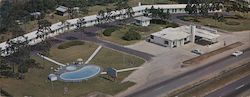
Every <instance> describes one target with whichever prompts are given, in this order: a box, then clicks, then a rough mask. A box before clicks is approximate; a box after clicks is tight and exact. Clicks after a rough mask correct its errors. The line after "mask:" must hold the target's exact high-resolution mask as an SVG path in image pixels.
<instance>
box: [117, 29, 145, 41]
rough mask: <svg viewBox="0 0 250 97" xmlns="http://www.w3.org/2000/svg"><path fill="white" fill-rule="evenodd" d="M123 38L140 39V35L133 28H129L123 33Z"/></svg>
mask: <svg viewBox="0 0 250 97" xmlns="http://www.w3.org/2000/svg"><path fill="white" fill-rule="evenodd" d="M122 38H123V39H124V40H127V41H131V40H140V39H141V35H140V34H139V33H138V32H136V31H133V30H129V31H128V32H127V33H125V35H124V36H123V37H122Z"/></svg>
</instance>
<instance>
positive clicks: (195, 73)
mask: <svg viewBox="0 0 250 97" xmlns="http://www.w3.org/2000/svg"><path fill="white" fill-rule="evenodd" d="M244 52H245V53H244V54H243V55H241V56H239V57H233V56H227V57H225V58H222V59H220V60H218V61H216V62H213V63H210V64H206V65H204V66H202V67H199V68H197V69H194V70H191V71H189V72H187V73H185V74H182V75H179V76H176V77H174V78H172V79H169V80H165V81H163V82H161V83H158V84H155V85H152V86H150V87H147V88H145V89H142V90H138V91H136V92H134V93H132V94H129V95H127V96H126V97H157V96H160V95H162V94H165V93H167V92H169V91H171V90H173V89H176V88H178V87H180V86H183V85H185V84H187V83H189V82H192V81H194V80H196V79H199V78H201V77H203V76H205V75H207V74H210V73H212V72H215V71H217V70H221V69H223V68H225V67H227V66H229V65H232V64H233V63H235V62H237V61H240V60H242V59H244V58H248V57H250V49H248V50H246V51H244Z"/></svg>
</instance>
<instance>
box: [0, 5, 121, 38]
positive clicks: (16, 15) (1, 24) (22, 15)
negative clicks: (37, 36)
mask: <svg viewBox="0 0 250 97" xmlns="http://www.w3.org/2000/svg"><path fill="white" fill-rule="evenodd" d="M118 1H122V0H4V1H2V5H1V8H0V17H1V18H0V34H3V33H5V32H12V33H14V34H17V35H15V36H19V35H22V34H23V33H25V30H24V29H22V28H21V27H20V25H22V24H24V23H27V22H28V21H31V20H33V19H32V17H31V15H30V13H33V12H41V18H39V19H43V18H44V16H45V14H50V13H53V12H54V11H55V8H56V7H58V6H59V5H63V6H66V7H68V8H69V9H72V8H73V7H80V11H83V12H84V13H87V12H88V11H87V8H88V7H89V6H94V5H105V4H109V3H114V2H118ZM72 14H74V13H73V12H72ZM71 18H72V17H71Z"/></svg>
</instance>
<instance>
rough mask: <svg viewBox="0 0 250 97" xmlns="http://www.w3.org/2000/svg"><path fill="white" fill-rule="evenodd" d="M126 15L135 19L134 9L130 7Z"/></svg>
mask: <svg viewBox="0 0 250 97" xmlns="http://www.w3.org/2000/svg"><path fill="white" fill-rule="evenodd" d="M125 14H126V15H127V17H128V18H131V17H133V15H134V14H135V12H134V10H133V9H132V7H128V8H127V9H126V13H125Z"/></svg>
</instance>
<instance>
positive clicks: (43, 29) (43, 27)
mask: <svg viewBox="0 0 250 97" xmlns="http://www.w3.org/2000/svg"><path fill="white" fill-rule="evenodd" d="M51 25H52V23H51V22H49V21H48V20H39V21H38V30H37V33H36V34H37V38H41V39H43V40H44V38H47V36H48V34H50V33H51V32H52V30H51V28H50V27H51Z"/></svg>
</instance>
